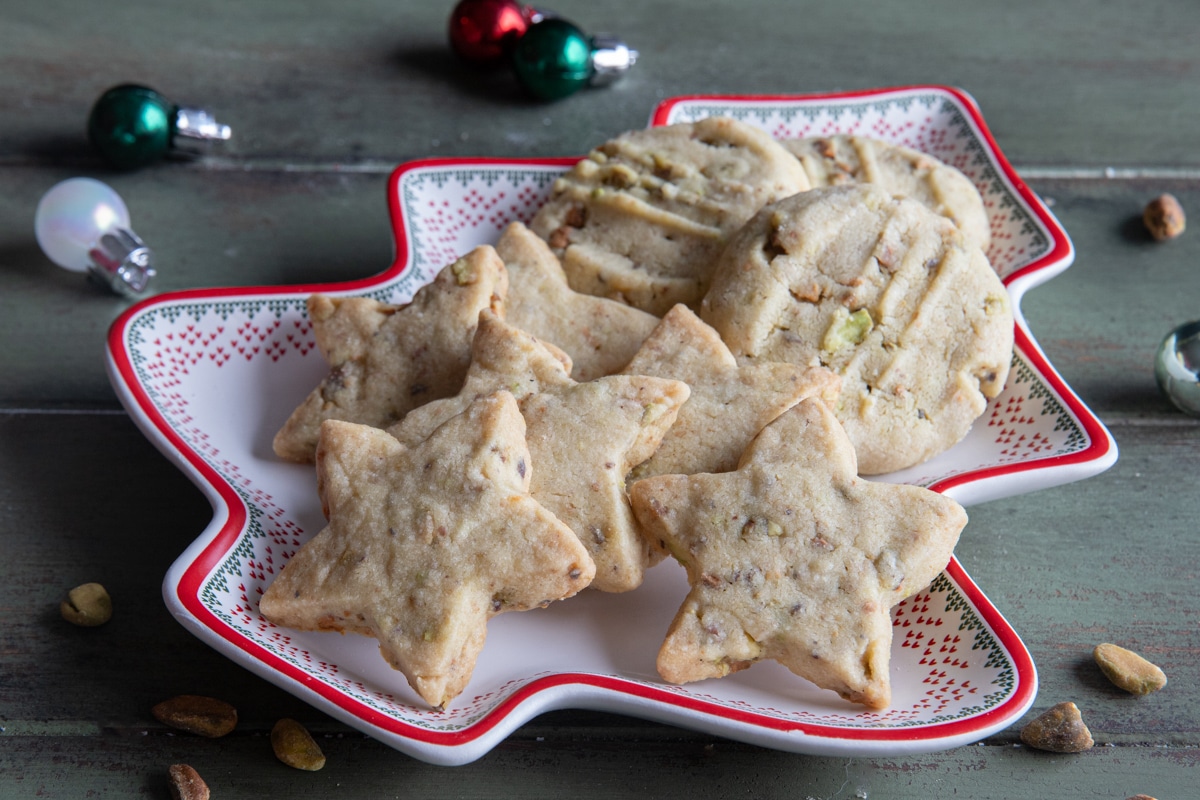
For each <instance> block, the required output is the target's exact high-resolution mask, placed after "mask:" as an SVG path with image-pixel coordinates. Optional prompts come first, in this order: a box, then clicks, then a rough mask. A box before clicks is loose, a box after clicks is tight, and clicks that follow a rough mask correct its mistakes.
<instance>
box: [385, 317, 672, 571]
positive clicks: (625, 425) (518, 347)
mask: <svg viewBox="0 0 1200 800" xmlns="http://www.w3.org/2000/svg"><path fill="white" fill-rule="evenodd" d="M471 353H472V361H471V367H470V370H469V371H468V372H467V378H466V382H465V383H464V385H463V389H462V391H461V392H460V393H459V394H458V395H457V396H455V397H451V398H447V399H445V400H438V401H434V402H432V403H429V404H427V405H424V406H421V407H420V408H418V409H416V410H414V411H413V412H412V413H410V414H409V415H408V416H406V417H405V418H404V419H403V420H402V421H401V422H400V423H399V424H397V425H394V426H392V427H391V428H389V429H388V430H389V432H391V433H392V434H393V435H394V436H396V438H397V439H399V440H400V441H402V442H405V443H407V444H412V443H416V442H419V441H421V440H422V439H424V438H425V437H426V436H428V435H429V432H430V431H432V430H433V429H434V428H436V427H437V426H438V425H439V424H441V423H442V421H444V420H445V419H448V418H449V417H452V416H454V415H455V414H457V413H459V412H460V411H461V410H462V409H463V408H466V407H467V406H468V405H469V404H470V403H471V402H472V401H474V400H475V398H477V397H480V396H483V395H487V394H490V393H491V392H494V391H497V390H499V389H506V390H508V391H510V392H512V394H513V395H514V396H515V397H516V398H517V403H518V406H519V407H520V409H521V414H522V415H523V416H524V418H525V422H526V425H527V430H526V438H527V440H528V443H529V452H530V458H531V461H530V463H531V464H532V466H533V467H534V471H533V479H532V482H531V483H530V487H529V491H530V493H531V494H532V496H533V498H534V499H535V500H537V501H538V502H540V503H541V504H542V505H544V506H545V507H546V508H548V509H549V510H550V511H552V512H554V514H555V515H557V516H558V518H559V519H561V520H562V521H563V522H565V523H566V524H567V525H568V526H569V527H570V528H571V530H573V531H574V532H575V533H576V535H578V537H579V539H580V540H581V541H582V542H583V544H584V546H585V547H586V548H587V550H588V552H589V553H590V554H591V556H592V558H593V560H594V561H595V562H596V577H595V580H594V581H593V583H592V586H593V587H594V588H596V589H600V590H601V591H606V592H626V591H629V590H631V589H636V588H637V587H638V586H639V585H641V583H642V579H643V577H644V575H645V571H646V568H647V567H648V566H649V565H650V564H651V563H653V561H655V560H657V558H655V557H654V556H655V555H656V551H655V550H654V548H652V547H651V546H650V543H649V540H648V539H646V538H645V537H644V536H642V534H641V532H640V531H639V530H638V528H637V525H636V523H635V520H634V517H633V512H632V510H630V508H629V498H628V496H627V495H626V492H625V476H626V475H628V474H629V471H630V469H631V468H632V467H633V466H634V465H635V464H638V463H640V462H642V461H644V460H645V459H647V458H649V457H650V454H651V453H653V452H654V451H655V449H657V448H658V445H659V443H660V442H661V441H662V438H663V435H664V434H665V433H666V432H667V430H668V429H669V428H670V427H671V424H672V423H673V422H674V421H675V417H676V415H677V414H678V413H679V408H680V406H682V405H683V404H684V401H685V400H687V398H688V393H689V391H688V386H687V384H685V383H682V382H680V381H675V380H667V379H664V378H655V377H647V376H642V375H636V376H630V375H613V376H610V377H605V378H597V379H596V380H594V381H588V382H586V383H577V382H575V381H574V380H572V379H571V377H570V375H569V374H568V372H569V369H570V364H569V361H567V362H566V363H564V358H563V356H562V354H561V353H560V352H557V351H556V348H553V347H549V346H547V345H545V344H543V343H542V342H539V341H538V340H537V339H535V338H534V337H532V336H530V335H529V334H528V333H526V332H524V331H521V330H518V329H517V328H514V327H513V326H512V325H509V324H508V323H507V322H505V321H504V320H501V319H500V318H499V317H497V316H496V315H495V314H493V313H491V312H489V311H484V312H482V313H481V314H480V315H479V329H478V332H477V333H476V334H475V341H474V343H473V345H472V350H471Z"/></svg>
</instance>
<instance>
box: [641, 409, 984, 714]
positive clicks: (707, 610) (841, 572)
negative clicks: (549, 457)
mask: <svg viewBox="0 0 1200 800" xmlns="http://www.w3.org/2000/svg"><path fill="white" fill-rule="evenodd" d="M630 496H631V499H632V502H633V508H634V511H635V512H636V513H637V516H638V520H639V521H640V522H641V523H642V524H643V525H644V526H645V527H646V528H647V530H648V531H650V532H651V533H653V534H655V535H656V536H659V537H661V538H662V539H663V541H665V542H666V543H667V546H668V548H669V550H670V552H671V554H672V555H673V556H674V557H675V558H676V559H677V560H678V561H679V562H680V563H681V564H683V566H684V567H685V568H686V570H687V574H688V582H689V584H690V585H691V590H690V591H689V593H688V595H687V597H686V599H685V600H684V602H683V605H682V606H681V607H680V609H679V612H678V613H677V614H676V616H675V619H674V620H673V621H672V623H671V627H670V629H669V631H668V633H667V637H666V640H665V641H664V642H663V645H662V648H661V650H660V651H659V654H658V671H659V673H660V674H661V675H662V676H663V678H665V679H666V680H668V681H670V682H672V683H687V682H690V681H696V680H701V679H704V678H719V677H721V676H723V675H727V674H729V673H731V672H736V671H738V670H741V669H745V668H746V667H748V666H750V665H751V664H753V663H754V662H756V661H760V660H762V659H774V660H775V661H778V662H780V663H781V664H783V665H784V666H785V667H787V668H788V669H789V670H791V671H792V672H794V673H795V674H797V675H799V676H800V677H802V678H807V679H808V680H810V681H812V682H813V683H815V684H816V685H817V686H819V687H821V688H823V689H832V690H833V691H835V692H837V693H838V694H839V695H841V696H842V697H844V698H845V699H847V700H849V701H851V702H854V703H862V704H863V705H866V706H869V707H871V708H884V707H886V706H887V705H888V704H889V702H890V700H891V683H890V681H889V677H888V662H889V660H890V657H891V640H892V622H891V617H890V614H889V611H890V609H891V607H892V606H894V605H896V604H897V603H899V602H900V601H901V600H904V599H905V598H907V597H910V596H912V595H913V594H915V593H916V592H918V591H920V590H921V589H922V588H924V587H925V586H926V585H927V584H928V583H929V582H930V581H931V580H933V578H934V577H935V576H936V575H937V574H938V572H940V571H941V570H942V569H944V568H945V566H946V564H947V563H948V562H949V560H950V555H951V553H952V552H953V550H954V545H955V544H956V543H957V541H958V537H959V534H960V533H961V531H962V529H963V527H964V526H965V525H966V522H967V516H966V512H964V511H963V509H962V506H960V505H959V504H958V503H956V502H954V501H953V500H951V499H950V498H948V497H945V496H943V495H940V494H937V493H935V492H931V491H929V490H927V489H922V488H920V487H916V486H906V485H896V484H886V483H877V482H872V481H867V480H864V479H862V478H859V477H857V470H856V465H855V463H854V450H853V448H852V447H851V446H850V442H849V440H848V439H847V438H846V435H845V433H844V432H843V431H842V428H841V426H840V425H839V424H838V422H837V420H836V419H835V418H834V416H833V414H832V413H831V412H830V411H829V409H828V408H827V407H826V406H825V405H824V404H823V403H821V402H820V401H818V400H815V399H811V398H810V399H806V400H802V401H800V403H798V404H797V405H796V406H794V407H792V408H791V409H789V410H788V411H786V412H784V413H783V414H782V415H781V416H780V417H779V418H778V419H776V420H775V421H774V422H772V423H771V424H770V425H768V426H767V427H766V428H764V429H763V431H762V432H761V433H760V434H759V435H758V436H757V437H756V438H755V439H754V441H753V442H752V443H751V444H750V447H749V448H747V450H746V452H745V454H744V455H743V456H742V459H741V462H740V463H739V465H738V469H737V471H735V472H727V473H723V474H720V475H710V474H705V475H690V476H689V475H660V476H658V477H654V478H647V479H645V480H642V481H638V482H636V483H634V484H633V485H632V486H631V487H630Z"/></svg>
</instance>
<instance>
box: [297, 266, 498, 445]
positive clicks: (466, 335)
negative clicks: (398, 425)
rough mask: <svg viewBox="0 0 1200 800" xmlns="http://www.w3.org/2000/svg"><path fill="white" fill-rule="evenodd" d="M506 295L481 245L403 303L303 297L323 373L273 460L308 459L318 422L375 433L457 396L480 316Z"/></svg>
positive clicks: (465, 371) (468, 360)
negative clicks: (366, 428)
mask: <svg viewBox="0 0 1200 800" xmlns="http://www.w3.org/2000/svg"><path fill="white" fill-rule="evenodd" d="M507 291H508V273H507V271H506V270H505V269H504V263H503V262H502V261H501V260H500V257H499V256H497V255H496V251H495V250H493V249H492V248H491V247H487V246H484V247H478V248H476V249H475V250H472V251H471V252H470V253H468V254H467V255H466V256H464V257H463V258H461V259H459V260H458V261H456V262H454V263H453V264H450V265H449V266H447V267H445V268H444V269H442V271H441V272H439V273H438V275H437V277H436V278H434V280H433V282H432V283H429V284H427V285H425V286H423V287H421V288H420V289H419V290H418V291H417V293H416V295H414V296H413V299H412V302H410V303H407V304H405V305H400V306H397V305H389V304H386V303H380V302H379V301H377V300H371V299H369V298H365V297H346V298H331V297H326V296H324V295H313V296H312V297H310V298H309V299H308V315H309V318H310V319H311V320H312V324H313V333H314V335H315V336H316V339H317V348H318V349H319V350H320V351H321V354H322V355H324V356H325V360H326V361H328V362H329V364H330V367H331V369H330V372H329V375H328V376H327V377H326V378H325V379H324V380H323V381H321V383H320V385H319V386H317V388H315V389H313V391H312V392H311V393H310V394H309V395H308V397H307V398H306V399H305V401H304V402H303V403H301V404H300V406H299V407H298V408H297V409H296V410H295V411H293V412H292V415H291V416H290V417H289V418H288V420H287V422H285V423H284V425H283V427H282V428H281V429H280V430H279V432H278V433H277V434H275V442H274V447H275V453H276V455H278V456H279V457H280V458H285V459H288V460H289V461H299V462H307V461H312V460H313V456H314V453H315V452H316V447H317V436H318V435H319V433H320V428H321V423H322V422H323V421H325V420H327V419H340V420H344V421H347V422H359V423H362V424H364V425H371V426H373V427H377V428H383V427H386V426H388V425H390V424H392V423H393V422H395V421H396V420H398V419H400V418H401V417H403V416H404V414H405V413H406V412H408V411H409V410H411V409H413V408H416V407H417V406H419V405H421V404H422V403H427V402H429V401H430V400H433V399H436V398H439V397H448V396H450V395H452V394H454V393H455V392H457V391H458V390H459V388H460V387H461V386H462V381H463V377H464V376H465V375H466V373H467V366H468V365H469V364H470V362H471V337H472V336H473V335H474V334H475V321H476V320H477V319H478V317H479V312H480V310H482V309H485V308H491V309H500V308H502V303H503V299H504V295H505V294H506V292H507Z"/></svg>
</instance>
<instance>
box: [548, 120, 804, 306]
mask: <svg viewBox="0 0 1200 800" xmlns="http://www.w3.org/2000/svg"><path fill="white" fill-rule="evenodd" d="M806 189H808V179H807V178H806V177H805V174H804V169H803V168H802V167H801V166H800V164H799V162H798V161H797V160H796V159H795V158H794V157H793V156H792V155H791V154H790V153H788V152H787V150H785V149H784V148H783V146H782V145H780V144H779V143H778V142H776V141H775V140H774V139H773V138H772V137H771V136H770V135H768V134H767V133H765V132H763V131H761V130H759V129H757V128H754V127H751V126H749V125H746V124H744V123H741V122H737V121H736V120H732V119H728V118H723V117H713V118H709V119H704V120H700V121H699V122H695V123H681V124H677V125H666V126H661V127H657V128H648V129H646V130H639V131H631V132H629V133H626V134H623V135H621V136H618V137H617V138H615V139H612V140H610V141H608V142H606V143H605V144H603V145H601V146H600V147H598V148H596V149H595V150H593V151H592V152H591V153H590V154H588V157H587V158H585V159H583V160H582V161H580V162H578V163H577V164H576V165H575V166H574V167H572V168H571V169H570V170H569V171H568V172H567V173H566V174H565V175H563V176H562V177H561V178H559V179H558V180H557V181H556V182H555V184H554V189H553V193H552V195H551V197H550V200H549V201H548V202H547V204H546V205H545V206H543V207H542V209H541V210H540V211H539V212H538V214H537V216H535V217H534V219H533V221H532V222H531V223H530V228H531V229H532V230H533V231H534V232H535V233H537V234H538V235H539V236H541V237H542V238H543V239H545V240H546V241H548V242H549V243H550V246H551V247H552V248H553V249H554V251H555V253H556V255H558V257H559V258H560V259H561V260H562V266H563V270H564V271H565V272H566V274H567V279H568V281H569V282H570V284H571V288H573V289H574V290H575V291H577V292H584V293H586V294H592V295H596V296H599V297H610V298H614V299H618V300H622V301H624V302H626V303H629V304H630V305H632V306H635V307H637V308H640V309H642V310H643V311H648V312H650V313H652V314H656V315H658V316H662V315H663V314H665V313H666V312H667V311H669V310H670V309H671V307H672V306H674V305H675V304H676V303H684V304H686V305H691V306H692V307H695V306H696V305H697V304H698V303H699V302H700V299H701V298H702V297H703V296H704V292H705V290H706V289H707V286H708V278H709V272H710V264H711V262H712V259H713V258H714V257H715V256H716V254H717V253H718V252H719V250H720V248H721V246H722V245H723V244H724V243H725V240H726V239H727V238H728V236H729V235H731V234H732V233H733V232H734V231H736V230H737V229H738V228H739V227H741V225H742V224H743V223H744V222H746V220H748V219H750V217H752V216H753V215H754V213H755V212H756V211H758V209H760V208H761V207H762V206H764V205H765V204H766V203H768V202H771V201H773V200H778V199H780V198H783V197H787V196H788V195H792V194H795V193H796V192H802V191H805V190H806Z"/></svg>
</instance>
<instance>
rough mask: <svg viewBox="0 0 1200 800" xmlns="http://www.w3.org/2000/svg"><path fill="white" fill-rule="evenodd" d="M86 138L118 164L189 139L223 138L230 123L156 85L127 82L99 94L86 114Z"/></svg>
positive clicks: (134, 162) (149, 159)
mask: <svg viewBox="0 0 1200 800" xmlns="http://www.w3.org/2000/svg"><path fill="white" fill-rule="evenodd" d="M87 127H88V141H90V142H91V143H92V147H94V148H95V149H96V151H97V152H99V153H100V155H101V156H103V157H104V158H105V159H106V160H107V161H108V162H109V163H110V164H112V165H113V166H114V167H117V168H118V169H133V168H135V167H144V166H146V165H147V164H151V163H153V162H155V161H157V160H159V159H161V158H163V157H164V156H166V155H167V153H168V151H170V150H172V149H173V148H179V149H188V144H189V143H191V144H198V143H201V142H208V141H214V140H218V141H224V140H226V139H228V138H229V137H230V130H229V126H228V125H221V124H220V123H218V122H217V121H216V120H214V119H213V118H212V115H210V114H209V113H208V112H207V111H205V110H204V109H200V108H187V107H183V106H178V105H175V104H174V103H172V102H171V101H170V100H168V99H167V98H165V97H163V96H162V95H161V94H159V93H158V92H156V91H154V90H153V89H150V88H147V87H145V86H138V85H136V84H131V83H129V84H123V85H121V86H114V87H113V88H111V89H109V90H108V91H106V92H105V93H104V94H102V95H100V99H98V100H97V101H96V104H95V105H93V106H92V111H91V113H90V114H89V115H88V126H87Z"/></svg>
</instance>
